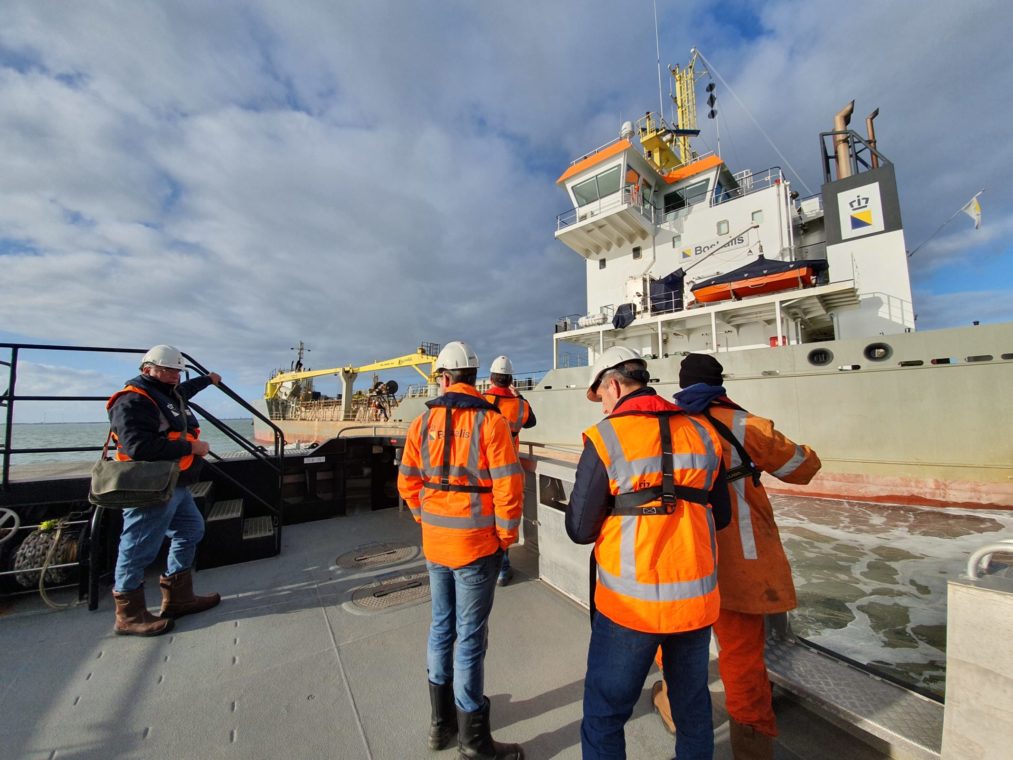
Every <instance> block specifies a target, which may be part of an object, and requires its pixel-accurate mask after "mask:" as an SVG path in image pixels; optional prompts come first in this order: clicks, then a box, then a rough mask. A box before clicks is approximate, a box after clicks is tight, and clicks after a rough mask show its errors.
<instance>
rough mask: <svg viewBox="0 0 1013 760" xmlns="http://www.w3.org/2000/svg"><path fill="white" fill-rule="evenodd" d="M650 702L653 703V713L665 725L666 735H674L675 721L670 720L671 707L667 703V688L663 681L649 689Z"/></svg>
mask: <svg viewBox="0 0 1013 760" xmlns="http://www.w3.org/2000/svg"><path fill="white" fill-rule="evenodd" d="M651 701H652V702H654V712H656V713H658V717H659V718H661V722H662V723H664V724H665V728H666V729H668V733H670V734H674V733H675V721H674V720H672V705H671V704H669V702H668V687H667V686H666V685H665V681H664V679H662V680H660V681H658V682H657V683H656V684H654V686H652V687H651Z"/></svg>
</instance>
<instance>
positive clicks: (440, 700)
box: [429, 681, 457, 750]
mask: <svg viewBox="0 0 1013 760" xmlns="http://www.w3.org/2000/svg"><path fill="white" fill-rule="evenodd" d="M429 704H430V705H432V707H433V719H432V721H431V722H430V724H429V749H433V750H436V749H443V748H444V747H446V746H447V745H448V744H450V740H451V739H452V738H453V736H454V734H456V733H457V706H456V705H455V704H454V684H452V683H445V684H435V683H433V682H432V681H430V682H429Z"/></svg>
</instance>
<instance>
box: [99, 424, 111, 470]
mask: <svg viewBox="0 0 1013 760" xmlns="http://www.w3.org/2000/svg"><path fill="white" fill-rule="evenodd" d="M112 439H113V426H112V425H110V426H109V435H107V436H106V442H105V443H103V444H102V456H100V457H99V461H100V462H104V461H105V460H106V457H107V456H109V441H111V440H112Z"/></svg>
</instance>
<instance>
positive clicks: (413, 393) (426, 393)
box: [401, 383, 432, 401]
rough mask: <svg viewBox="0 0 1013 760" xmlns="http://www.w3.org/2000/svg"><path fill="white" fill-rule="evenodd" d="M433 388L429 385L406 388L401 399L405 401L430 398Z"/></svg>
mask: <svg viewBox="0 0 1013 760" xmlns="http://www.w3.org/2000/svg"><path fill="white" fill-rule="evenodd" d="M431 387H432V386H430V385H429V384H428V383H423V384H418V385H409V386H408V387H407V388H405V392H404V395H403V396H402V397H401V400H402V401H403V400H404V399H406V398H429V397H430V394H431V392H432V391H431Z"/></svg>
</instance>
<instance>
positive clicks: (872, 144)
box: [865, 108, 879, 169]
mask: <svg viewBox="0 0 1013 760" xmlns="http://www.w3.org/2000/svg"><path fill="white" fill-rule="evenodd" d="M877 116H879V109H878V108H877V109H876V110H875V111H873V112H872V113H870V114H869V115H868V116H866V117H865V133H866V136H867V137H868V143H869V148H871V150H870V151H869V153H870V154H871V161H870V165H871V166H872V168H873V169H878V168H879V154H878V153H877V152H876V127H875V126H873V124H872V122H873V121H874V120H875V118H876V117H877Z"/></svg>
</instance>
